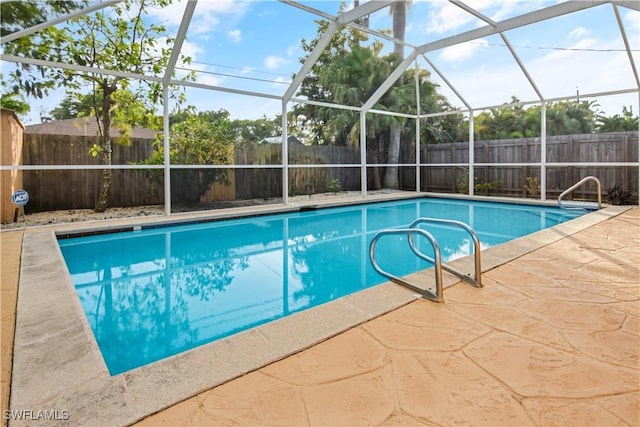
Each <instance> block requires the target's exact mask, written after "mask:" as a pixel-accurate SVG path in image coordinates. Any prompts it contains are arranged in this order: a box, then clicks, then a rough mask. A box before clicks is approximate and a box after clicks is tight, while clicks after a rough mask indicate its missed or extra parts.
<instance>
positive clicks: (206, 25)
mask: <svg viewBox="0 0 640 427" xmlns="http://www.w3.org/2000/svg"><path fill="white" fill-rule="evenodd" d="M186 3H187V2H186V1H184V0H182V1H178V2H175V3H172V4H171V5H169V6H167V7H163V8H154V9H152V10H151V12H150V14H151V15H152V16H154V17H155V18H156V19H158V20H159V21H160V22H162V23H163V24H165V25H167V26H168V27H173V28H176V27H178V26H179V25H180V22H181V21H182V16H183V15H184V10H185V6H186ZM249 5H250V2H248V1H244V0H243V1H238V0H215V1H213V0H209V1H200V2H198V4H197V6H196V10H195V12H194V14H193V17H192V19H191V23H190V25H189V34H190V35H193V34H199V35H201V34H206V33H208V32H211V31H212V30H214V29H216V28H217V27H218V26H219V25H220V22H222V19H224V20H225V21H228V20H229V18H230V17H233V18H239V17H242V15H244V14H245V12H246V11H247V8H248V7H249Z"/></svg>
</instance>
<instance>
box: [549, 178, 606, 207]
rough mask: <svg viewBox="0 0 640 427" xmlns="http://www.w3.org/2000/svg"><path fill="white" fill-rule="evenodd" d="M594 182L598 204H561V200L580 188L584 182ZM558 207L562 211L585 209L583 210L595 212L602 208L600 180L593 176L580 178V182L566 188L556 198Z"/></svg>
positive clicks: (574, 202) (578, 202) (579, 202)
mask: <svg viewBox="0 0 640 427" xmlns="http://www.w3.org/2000/svg"><path fill="white" fill-rule="evenodd" d="M589 181H595V183H596V184H597V185H598V203H597V204H596V203H595V202H586V201H565V202H564V203H563V202H562V198H563V197H564V196H566V195H567V194H569V193H571V192H572V191H573V190H575V189H576V188H578V187H580V186H581V185H583V184H584V183H586V182H589ZM558 206H560V207H561V208H562V209H585V210H597V209H600V208H602V186H601V185H600V180H599V179H598V178H596V177H595V176H587V177H585V178H582V179H581V180H580V181H578V182H576V183H575V184H573V185H572V186H571V187H569V188H567V189H566V190H564V191H563V192H562V194H560V195H559V196H558Z"/></svg>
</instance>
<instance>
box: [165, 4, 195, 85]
mask: <svg viewBox="0 0 640 427" xmlns="http://www.w3.org/2000/svg"><path fill="white" fill-rule="evenodd" d="M197 4H198V0H190V1H188V2H187V6H186V7H185V9H184V14H183V15H182V21H181V22H180V28H178V33H177V34H176V38H175V41H174V43H173V48H172V49H171V56H170V57H169V62H168V63H167V68H166V70H164V78H163V79H162V82H163V83H164V84H169V82H170V81H171V76H172V75H173V71H174V70H175V67H176V63H177V62H178V58H179V57H180V52H181V51H182V45H183V44H184V39H185V38H186V36H187V30H188V29H189V24H190V23H191V18H192V17H193V11H194V10H195V9H196V5H197Z"/></svg>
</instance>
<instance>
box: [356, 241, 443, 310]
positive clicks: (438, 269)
mask: <svg viewBox="0 0 640 427" xmlns="http://www.w3.org/2000/svg"><path fill="white" fill-rule="evenodd" d="M392 234H406V235H408V236H412V235H413V234H419V235H422V236H424V237H426V238H427V240H429V241H430V242H431V244H432V245H433V251H434V253H435V262H434V260H433V259H431V258H429V257H426V256H425V255H424V254H422V253H420V252H415V251H414V252H415V254H416V255H417V256H419V257H420V258H422V259H424V260H425V261H429V262H432V263H434V264H435V267H434V268H435V273H436V292H435V294H434V293H432V292H430V291H428V290H424V289H420V288H419V287H418V286H416V285H414V284H413V283H411V282H409V281H407V280H404V279H402V278H400V277H397V276H394V275H393V274H390V273H387V272H386V271H384V270H383V269H382V268H380V266H379V265H378V263H377V261H376V257H375V249H376V243H377V242H378V239H380V238H381V237H382V236H386V235H392ZM369 258H370V259H371V265H373V268H374V269H375V270H376V271H377V272H378V273H380V274H381V275H383V276H384V277H386V278H388V279H390V280H392V281H394V282H396V283H399V284H401V285H404V286H406V287H408V288H409V289H412V290H414V291H416V292H419V293H421V294H422V295H423V296H424V297H425V298H427V299H430V300H432V301H436V302H444V298H443V292H442V261H441V257H440V246H439V245H438V242H437V241H436V239H435V237H433V235H432V234H431V233H429V232H427V231H425V230H421V229H419V228H397V229H389V230H381V231H379V232H378V233H376V235H375V236H373V239H371V243H370V244H369Z"/></svg>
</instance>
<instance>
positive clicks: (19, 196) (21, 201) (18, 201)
mask: <svg viewBox="0 0 640 427" xmlns="http://www.w3.org/2000/svg"><path fill="white" fill-rule="evenodd" d="M11 199H12V200H13V204H14V205H16V206H24V205H26V204H27V203H29V193H27V192H26V191H25V190H16V192H15V193H13V194H12V195H11Z"/></svg>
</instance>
